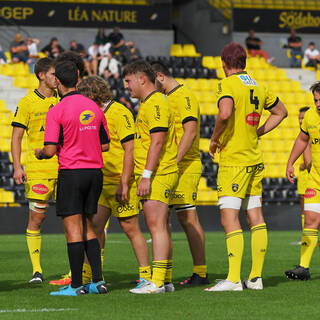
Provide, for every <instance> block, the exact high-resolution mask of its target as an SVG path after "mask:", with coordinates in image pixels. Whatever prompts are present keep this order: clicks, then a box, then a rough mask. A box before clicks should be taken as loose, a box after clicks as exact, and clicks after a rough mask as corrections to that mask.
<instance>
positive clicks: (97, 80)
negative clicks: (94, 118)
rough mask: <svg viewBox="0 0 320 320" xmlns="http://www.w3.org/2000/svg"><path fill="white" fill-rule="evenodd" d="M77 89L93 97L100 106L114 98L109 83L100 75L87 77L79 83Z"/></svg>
mask: <svg viewBox="0 0 320 320" xmlns="http://www.w3.org/2000/svg"><path fill="white" fill-rule="evenodd" d="M77 90H78V91H79V93H81V94H82V95H84V96H86V97H88V98H90V99H92V100H93V101H94V102H95V103H96V104H97V105H99V106H100V105H101V104H103V103H105V102H107V101H108V100H111V99H112V93H111V91H110V86H109V84H108V83H107V82H106V81H105V80H103V79H102V78H101V77H98V76H90V77H87V78H85V79H84V80H82V81H81V82H80V83H79V84H78V86H77Z"/></svg>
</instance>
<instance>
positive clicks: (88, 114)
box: [79, 110, 95, 125]
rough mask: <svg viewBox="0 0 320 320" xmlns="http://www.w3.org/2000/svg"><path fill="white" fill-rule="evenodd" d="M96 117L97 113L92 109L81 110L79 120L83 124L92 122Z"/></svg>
mask: <svg viewBox="0 0 320 320" xmlns="http://www.w3.org/2000/svg"><path fill="white" fill-rule="evenodd" d="M94 118H95V114H94V112H93V111H91V110H86V111H83V112H81V114H80V117H79V120H80V122H81V124H83V125H87V124H89V123H91V122H92V121H93V120H94Z"/></svg>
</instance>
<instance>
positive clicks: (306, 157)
mask: <svg viewBox="0 0 320 320" xmlns="http://www.w3.org/2000/svg"><path fill="white" fill-rule="evenodd" d="M311 164H312V163H311V144H310V139H309V142H308V145H307V147H306V149H305V150H304V151H303V163H301V165H300V170H305V169H307V170H308V171H309V172H310V170H311ZM302 166H303V168H302Z"/></svg>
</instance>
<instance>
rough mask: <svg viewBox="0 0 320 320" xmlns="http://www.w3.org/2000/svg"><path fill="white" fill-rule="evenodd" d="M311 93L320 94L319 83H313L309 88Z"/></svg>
mask: <svg viewBox="0 0 320 320" xmlns="http://www.w3.org/2000/svg"><path fill="white" fill-rule="evenodd" d="M310 90H311V92H312V93H313V94H314V93H315V92H318V93H320V81H317V82H315V83H314V84H313V85H312V86H311V87H310Z"/></svg>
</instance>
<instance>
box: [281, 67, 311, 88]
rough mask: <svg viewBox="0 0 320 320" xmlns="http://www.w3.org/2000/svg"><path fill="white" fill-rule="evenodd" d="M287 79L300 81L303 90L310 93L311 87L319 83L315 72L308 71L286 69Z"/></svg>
mask: <svg viewBox="0 0 320 320" xmlns="http://www.w3.org/2000/svg"><path fill="white" fill-rule="evenodd" d="M285 70H286V73H287V77H288V78H290V79H292V80H298V81H300V83H301V88H302V89H303V90H306V91H309V89H310V87H311V85H312V84H313V83H315V82H316V81H317V76H316V72H315V71H311V70H307V69H293V68H290V69H285Z"/></svg>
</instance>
